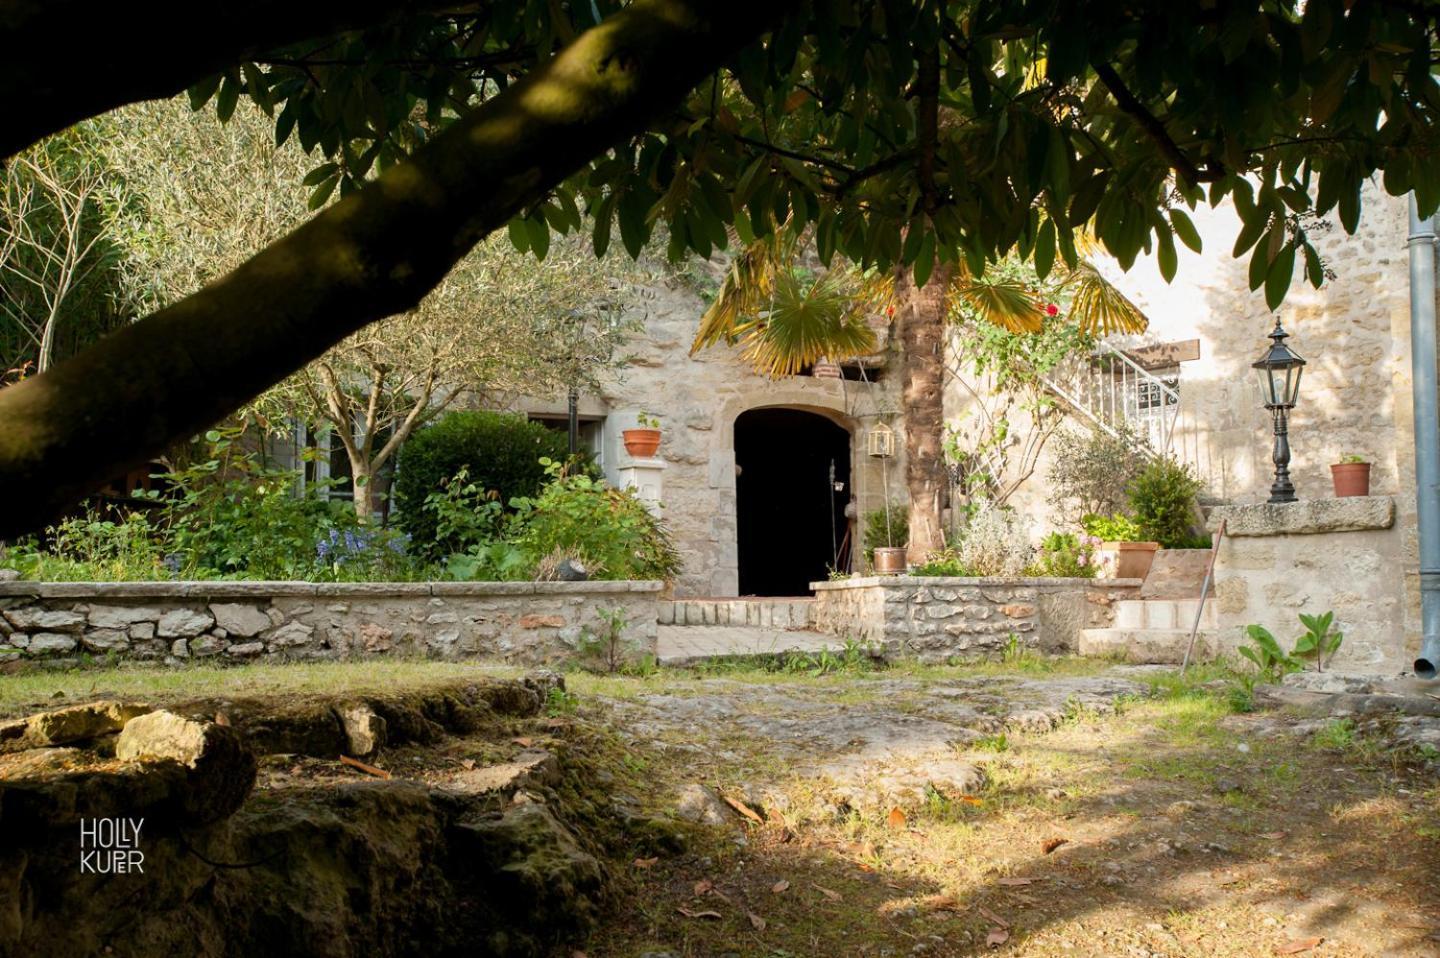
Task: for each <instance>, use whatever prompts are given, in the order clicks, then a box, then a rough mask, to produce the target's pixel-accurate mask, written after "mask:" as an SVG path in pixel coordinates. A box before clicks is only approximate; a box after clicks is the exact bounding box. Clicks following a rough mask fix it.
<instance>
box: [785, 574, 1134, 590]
mask: <svg viewBox="0 0 1440 958" xmlns="http://www.w3.org/2000/svg"><path fill="white" fill-rule="evenodd" d="M1144 581H1145V580H1144V579H1082V578H1059V577H1056V576H942V575H872V576H864V577H863V578H858V579H833V580H826V581H824V582H812V583H810V588H812V589H814V590H815V591H816V592H828V591H832V590H843V589H868V588H871V587H873V586H894V587H897V588H907V589H916V588H923V587H926V586H939V587H941V588H944V587H949V586H965V587H967V588H975V587H977V586H980V587H987V588H1009V587H1013V586H1025V587H1027V588H1032V589H1033V588H1046V587H1049V588H1064V589H1073V588H1075V587H1077V586H1083V587H1086V588H1098V589H1138V588H1140V586H1141V585H1142V584H1143V583H1144Z"/></svg>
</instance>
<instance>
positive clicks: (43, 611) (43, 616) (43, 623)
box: [5, 605, 85, 632]
mask: <svg viewBox="0 0 1440 958" xmlns="http://www.w3.org/2000/svg"><path fill="white" fill-rule="evenodd" d="M5 618H6V619H8V620H9V621H10V624H11V625H12V626H14V627H15V628H16V629H23V630H25V631H26V632H78V631H80V629H81V627H83V626H84V625H85V616H84V615H83V614H81V613H79V612H70V611H66V610H62V609H47V608H45V607H44V606H38V605H35V606H29V607H27V608H23V609H10V610H9V611H7V612H6V613H5Z"/></svg>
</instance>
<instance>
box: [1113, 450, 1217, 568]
mask: <svg viewBox="0 0 1440 958" xmlns="http://www.w3.org/2000/svg"><path fill="white" fill-rule="evenodd" d="M1200 488H1201V483H1200V480H1199V479H1197V478H1195V474H1194V473H1192V472H1191V471H1190V467H1188V466H1183V465H1181V464H1180V463H1178V462H1176V461H1175V460H1173V459H1156V460H1154V461H1153V462H1150V463H1149V464H1148V465H1146V466H1145V468H1144V469H1142V470H1141V471H1140V474H1139V475H1137V476H1136V477H1135V478H1134V479H1132V480H1130V485H1129V487H1128V488H1127V490H1126V492H1127V494H1128V496H1129V497H1130V508H1131V510H1132V512H1133V513H1134V515H1135V522H1136V523H1137V524H1138V525H1139V526H1140V534H1141V536H1142V538H1143V539H1144V540H1145V541H1151V542H1158V543H1160V545H1162V546H1164V547H1165V548H1167V549H1184V548H1194V547H1195V546H1196V543H1197V542H1198V541H1199V536H1198V535H1197V533H1196V532H1195V526H1196V520H1197V519H1198V518H1199V512H1198V511H1197V510H1196V508H1195V497H1196V496H1197V495H1198V494H1199V493H1200ZM1206 544H1207V545H1208V543H1206Z"/></svg>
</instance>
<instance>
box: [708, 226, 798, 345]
mask: <svg viewBox="0 0 1440 958" xmlns="http://www.w3.org/2000/svg"><path fill="white" fill-rule="evenodd" d="M795 246H796V239H795V237H794V236H792V235H791V234H790V230H789V229H788V228H786V227H782V228H780V229H778V230H776V231H775V232H774V233H772V234H770V235H768V236H762V237H760V238H759V239H757V240H755V242H753V243H751V244H750V245H749V246H746V247H745V248H744V249H743V250H741V251H740V254H739V255H737V256H736V257H735V260H734V262H732V263H731V264H730V269H729V270H727V271H726V273H725V279H724V280H723V281H722V282H721V283H720V290H719V292H717V293H716V294H715V301H714V302H713V303H711V304H710V308H709V309H707V310H705V315H703V316H701V317H700V326H699V328H698V329H697V330H696V331H695V341H694V342H693V343H691V344H690V355H692V356H693V355H695V354H696V353H698V352H699V351H700V350H702V349H706V348H708V347H710V346H715V345H718V344H719V343H722V342H724V343H734V342H735V341H736V340H737V339H738V338H739V336H740V333H741V329H742V327H744V326H745V325H746V324H747V322H748V321H749V318H750V317H753V316H755V315H756V314H757V313H759V312H761V311H762V310H764V309H767V308H769V301H770V297H771V295H772V293H773V291H774V286H775V279H776V277H777V276H779V275H780V274H781V273H783V272H785V271H786V270H788V269H789V268H790V263H791V262H792V261H793V260H794V258H795Z"/></svg>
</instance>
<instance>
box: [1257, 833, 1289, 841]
mask: <svg viewBox="0 0 1440 958" xmlns="http://www.w3.org/2000/svg"><path fill="white" fill-rule="evenodd" d="M1288 834H1290V833H1289V832H1264V833H1262V834H1261V835H1260V837H1261V838H1268V839H1270V840H1271V841H1272V842H1274V841H1279V840H1280V839H1282V838H1284V837H1285V836H1286V835H1288Z"/></svg>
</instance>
